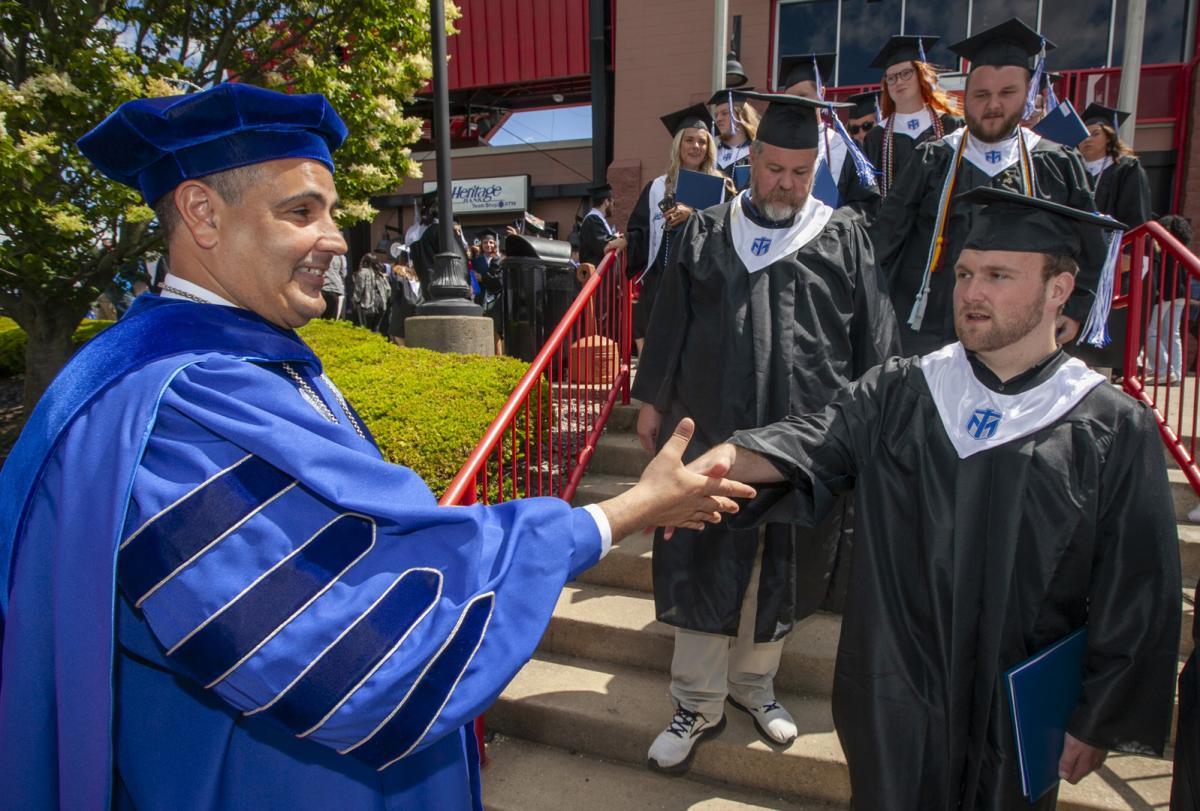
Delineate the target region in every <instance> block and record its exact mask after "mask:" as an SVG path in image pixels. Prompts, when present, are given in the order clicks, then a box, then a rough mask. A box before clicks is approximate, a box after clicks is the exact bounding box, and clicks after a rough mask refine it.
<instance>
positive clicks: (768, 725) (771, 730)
mask: <svg viewBox="0 0 1200 811" xmlns="http://www.w3.org/2000/svg"><path fill="white" fill-rule="evenodd" d="M729 703H730V704H732V705H733V706H734V707H737V708H738V709H739V710H741V711H742V712H744V713H746V714H747V715H749V716H750V718H751V719H752V720H753V721H754V726H755V727H756V728H757V729H758V734H759V735H761V736H762V738H763V740H765V741H766V742H767V743H774V744H779V745H781V746H787V745H788V744H789V743H791V742H792V741H794V740H796V736H797V735H798V734H799V730H797V729H796V721H795V719H793V718H792V714H791V713H790V712H788V711H787V710H785V709H784V708H783V707H782V706H781V705H780V704H779V702H778V701H776V700H775V699H771V700H770V701H768V702H767V703H766V704H761V705H759V706H757V707H746V706H743V705H742V704H739V703H738V702H737V701H735V700H734V699H733V697H732V696H730V698H729Z"/></svg>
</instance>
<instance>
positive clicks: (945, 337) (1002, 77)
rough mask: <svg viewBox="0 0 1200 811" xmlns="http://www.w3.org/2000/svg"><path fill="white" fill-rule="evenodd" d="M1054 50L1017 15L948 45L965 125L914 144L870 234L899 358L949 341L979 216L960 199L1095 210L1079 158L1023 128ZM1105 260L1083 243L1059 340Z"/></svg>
mask: <svg viewBox="0 0 1200 811" xmlns="http://www.w3.org/2000/svg"><path fill="white" fill-rule="evenodd" d="M1053 47H1054V44H1053V43H1050V42H1046V41H1045V40H1043V39H1042V37H1040V36H1039V35H1038V34H1037V33H1036V32H1035V31H1033V30H1032V29H1031V28H1029V26H1027V25H1025V24H1024V23H1023V22H1021V21H1020V20H1018V19H1016V18H1013V19H1010V20H1008V21H1006V22H1003V23H1001V24H1000V25H997V26H995V27H993V28H989V29H988V30H986V31H983V32H981V33H979V34H976V35H975V36H973V37H970V38H969V39H965V40H963V41H962V42H959V43H957V44H955V45H952V46H950V50H951V51H953V52H954V53H955V54H957V55H959V56H961V57H963V58H965V59H968V60H970V63H971V69H970V72H969V73H968V74H967V83H966V94H965V101H964V115H965V118H966V127H964V128H962V129H959V130H956V131H954V132H952V133H950V134H948V135H946V136H944V137H943V138H941V139H940V140H937V141H931V142H929V143H925V144H921V145H919V146H917V147H916V150H915V152H914V153H913V156H912V158H911V160H910V161H909V162H908V165H907V167H905V168H903V170H902V171H901V172H900V174H899V177H898V178H897V179H896V181H895V184H894V187H893V188H892V189H890V190H889V193H888V196H887V198H886V199H885V200H884V201H883V204H882V206H880V209H879V216H878V218H877V219H876V220H875V222H874V224H873V225H872V227H871V237H872V240H873V241H874V243H875V245H876V247H877V249H878V251H879V257H878V258H879V266H880V267H881V268H882V269H883V273H884V276H885V278H886V279H887V283H888V290H889V292H890V295H891V297H892V305H893V306H894V307H895V308H896V317H897V318H898V319H900V321H901V322H902V325H901V328H900V337H901V341H902V342H903V344H904V352H905V354H918V355H921V354H925V353H926V352H932V351H933V350H935V349H939V348H941V347H943V346H945V345H946V344H949V343H951V342H953V341H954V340H955V334H954V305H953V299H954V266H955V263H956V262H957V261H958V254H959V252H960V251H961V250H962V247H963V242H964V240H965V239H966V236H967V233H968V232H969V231H970V229H971V223H972V221H973V219H974V216H975V214H976V213H977V207H976V206H974V205H973V204H971V203H969V202H966V201H965V199H964V198H963V197H962V192H965V191H968V190H970V189H974V188H976V187H979V186H992V187H995V188H1005V189H1012V190H1014V191H1017V192H1020V193H1021V194H1025V195H1028V196H1036V197H1040V198H1042V199H1045V200H1052V201H1054V202H1057V203H1062V204H1065V205H1068V206H1071V207H1073V208H1077V209H1079V210H1081V211H1094V210H1095V201H1094V200H1093V197H1092V193H1091V190H1090V187H1089V186H1088V182H1087V174H1086V172H1085V171H1084V168H1083V161H1082V160H1081V159H1080V157H1079V153H1078V152H1076V151H1075V149H1073V148H1072V147H1067V146H1062V145H1060V144H1055V143H1052V142H1050V141H1046V140H1045V139H1043V138H1042V137H1041V136H1039V135H1038V134H1037V133H1035V132H1033V131H1032V130H1028V129H1025V128H1023V127H1021V126H1020V121H1021V119H1022V118H1023V117H1024V115H1025V113H1026V108H1027V106H1028V108H1029V109H1032V103H1031V94H1030V86H1031V84H1032V87H1033V88H1034V92H1036V90H1037V88H1038V86H1039V80H1038V78H1037V77H1036V76H1034V73H1036V72H1040V70H1041V68H1042V66H1043V64H1044V59H1043V58H1040V57H1039V58H1037V59H1036V60H1035V57H1036V56H1038V55H1039V54H1040V53H1042V51H1043V49H1045V50H1049V49H1052V48H1053ZM1035 62H1036V66H1035ZM1031 78H1032V79H1033V81H1032V82H1031V81H1030V80H1031ZM1106 255H1107V254H1106V248H1105V245H1104V240H1103V239H1102V238H1096V239H1092V240H1089V241H1088V244H1087V245H1085V246H1084V253H1083V255H1082V256H1081V258H1080V262H1079V264H1080V268H1079V269H1080V274H1079V277H1078V278H1077V279H1076V284H1075V291H1074V293H1073V294H1072V296H1071V300H1070V301H1068V302H1067V305H1066V307H1065V308H1064V310H1063V313H1062V315H1061V316H1060V318H1059V332H1058V340H1059V341H1060V342H1061V343H1066V342H1067V341H1070V340H1071V339H1072V338H1074V337H1075V336H1076V335H1078V334H1079V333H1080V329H1081V327H1082V326H1083V325H1084V324H1085V323H1087V321H1088V315H1089V311H1090V308H1091V306H1092V302H1093V298H1094V294H1095V291H1096V289H1097V285H1098V281H1099V277H1100V273H1101V269H1102V267H1103V266H1104V265H1105V260H1106ZM1082 337H1086V338H1089V339H1095V335H1094V334H1088V335H1086V336H1082Z"/></svg>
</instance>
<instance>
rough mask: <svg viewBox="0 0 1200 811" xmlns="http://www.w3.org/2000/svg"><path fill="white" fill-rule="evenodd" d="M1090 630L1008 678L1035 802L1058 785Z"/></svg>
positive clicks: (1028, 789) (1020, 754)
mask: <svg viewBox="0 0 1200 811" xmlns="http://www.w3.org/2000/svg"><path fill="white" fill-rule="evenodd" d="M1086 648H1087V629H1086V628H1080V629H1079V630H1078V631H1074V632H1072V633H1070V634H1068V635H1067V636H1065V637H1063V638H1062V639H1060V640H1058V641H1057V642H1055V643H1054V644H1053V645H1051V646H1050V647H1048V648H1045V649H1044V650H1042V651H1040V652H1039V653H1038V654H1037V655H1036V656H1033V657H1031V658H1029V659H1026V660H1025V661H1024V662H1022V663H1021V664H1019V665H1017V666H1016V667H1014V668H1012V669H1011V670H1008V671H1006V672H1005V674H1004V687H1005V692H1006V693H1008V705H1009V707H1010V708H1011V710H1012V720H1013V733H1014V735H1015V736H1016V739H1017V758H1018V760H1019V762H1020V766H1021V790H1022V791H1023V792H1024V793H1025V796H1026V797H1028V798H1029V801H1030V802H1031V803H1032V802H1035V801H1036V800H1038V799H1039V798H1041V797H1042V796H1043V795H1044V794H1045V793H1046V792H1047V791H1049V790H1050V789H1051V788H1053V787H1054V786H1055V785H1057V784H1058V761H1059V758H1061V757H1062V752H1063V741H1064V739H1065V736H1066V732H1067V721H1069V720H1070V718H1071V714H1072V713H1073V712H1075V705H1076V704H1078V703H1079V694H1080V691H1081V690H1082V689H1083V653H1084V650H1085V649H1086Z"/></svg>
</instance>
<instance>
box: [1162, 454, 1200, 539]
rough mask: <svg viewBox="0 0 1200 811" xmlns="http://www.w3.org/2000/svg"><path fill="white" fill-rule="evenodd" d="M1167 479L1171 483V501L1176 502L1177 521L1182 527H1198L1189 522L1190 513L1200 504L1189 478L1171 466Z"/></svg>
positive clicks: (1168, 469)
mask: <svg viewBox="0 0 1200 811" xmlns="http://www.w3.org/2000/svg"><path fill="white" fill-rule="evenodd" d="M1167 479H1168V480H1169V481H1170V482H1171V500H1172V501H1174V502H1175V520H1176V521H1178V522H1179V524H1180V526H1183V525H1185V524H1186V525H1189V526H1197V525H1196V524H1193V523H1192V522H1191V521H1189V520H1188V517H1187V514H1188V511H1189V510H1191V509H1192V508H1193V507H1195V506H1196V505H1197V504H1200V497H1197V496H1196V491H1195V490H1193V489H1192V485H1191V483H1190V482H1189V481H1188V479H1187V476H1185V475H1184V473H1183V471H1182V470H1180V469H1179V468H1178V467H1175V466H1173V465H1172V466H1169V467H1168V468H1167Z"/></svg>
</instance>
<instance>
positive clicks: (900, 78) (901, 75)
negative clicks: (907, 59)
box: [883, 68, 917, 84]
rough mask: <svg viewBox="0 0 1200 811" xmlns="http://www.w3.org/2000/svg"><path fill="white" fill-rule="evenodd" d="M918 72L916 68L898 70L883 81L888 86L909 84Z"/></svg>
mask: <svg viewBox="0 0 1200 811" xmlns="http://www.w3.org/2000/svg"><path fill="white" fill-rule="evenodd" d="M916 72H917V71H916V70H915V69H914V68H905V69H904V70H898V71H896V72H895V73H889V74H887V75H886V76H884V77H883V80H884V81H885V82H887V83H888V84H895V83H896V82H907V81H908V80H909V79H911V78H912V77H913V75H914V74H915V73H916Z"/></svg>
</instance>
